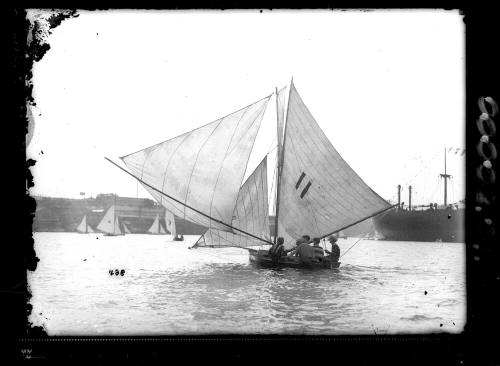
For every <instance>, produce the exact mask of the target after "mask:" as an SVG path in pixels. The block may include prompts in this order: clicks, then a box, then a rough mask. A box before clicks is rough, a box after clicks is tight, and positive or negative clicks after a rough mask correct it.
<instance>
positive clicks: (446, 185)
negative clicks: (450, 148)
mask: <svg viewBox="0 0 500 366" xmlns="http://www.w3.org/2000/svg"><path fill="white" fill-rule="evenodd" d="M440 176H441V178H444V206H445V207H446V206H448V179H450V178H451V175H449V174H446V146H445V147H444V174H440Z"/></svg>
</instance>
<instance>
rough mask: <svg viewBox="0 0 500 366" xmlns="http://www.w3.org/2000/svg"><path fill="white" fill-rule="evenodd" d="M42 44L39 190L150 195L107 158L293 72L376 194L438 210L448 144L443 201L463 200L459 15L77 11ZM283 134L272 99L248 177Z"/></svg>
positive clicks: (36, 144) (195, 121)
mask: <svg viewBox="0 0 500 366" xmlns="http://www.w3.org/2000/svg"><path fill="white" fill-rule="evenodd" d="M48 42H49V44H50V49H49V51H48V52H47V53H46V54H45V56H44V57H43V58H42V59H41V60H40V61H38V62H36V63H35V65H34V67H33V84H34V88H33V95H34V98H35V102H36V106H35V107H32V110H31V112H32V114H33V117H34V122H35V123H34V126H35V127H34V131H33V137H32V139H31V141H30V144H29V145H28V146H27V157H28V158H32V159H35V160H36V165H35V166H34V167H33V168H32V172H33V175H34V178H35V186H34V187H33V188H32V189H31V190H30V193H31V194H32V195H42V196H53V197H69V198H81V197H82V196H80V192H85V197H90V196H96V195H97V194H99V193H116V194H118V195H120V196H127V197H136V196H138V197H150V195H149V194H148V193H147V192H146V190H144V189H143V188H142V187H139V186H138V184H137V183H136V182H135V180H134V179H133V178H132V177H130V176H128V175H126V174H125V173H123V172H122V171H120V170H119V169H118V168H116V167H114V166H112V165H111V164H110V163H109V162H107V161H105V159H104V157H109V158H111V159H113V160H115V161H119V159H118V157H120V156H123V155H126V154H129V153H131V152H134V151H137V150H140V149H142V148H145V147H148V146H151V145H153V144H156V143H158V142H161V141H164V140H167V139H169V138H172V137H175V136H177V135H180V134H182V133H184V132H187V131H189V130H192V129H194V128H196V127H199V126H201V125H204V124H206V123H208V122H211V121H214V120H216V119H218V118H220V117H222V116H224V115H227V114H229V113H232V112H233V111H236V110H238V109H240V108H242V107H244V106H246V105H248V104H250V103H253V102H255V101H257V100H259V99H261V98H263V97H265V96H267V95H269V94H271V93H273V92H274V90H275V87H278V88H281V87H283V86H285V85H288V84H289V83H290V80H291V78H292V77H293V82H294V85H295V87H296V89H297V91H298V92H299V94H300V95H301V97H302V99H303V101H304V102H305V104H306V105H307V106H308V108H309V110H310V111H311V113H312V115H313V116H314V117H315V119H316V121H317V122H318V124H319V125H320V126H321V128H322V129H323V131H324V132H325V134H326V135H327V137H328V138H329V139H330V141H331V142H332V144H333V146H334V147H335V148H336V149H337V151H338V152H339V153H340V154H341V155H342V157H343V158H344V160H345V161H347V162H348V163H349V165H350V166H351V167H352V168H353V169H354V170H355V171H356V172H357V173H358V174H359V175H360V176H361V178H362V179H363V180H364V181H365V182H366V183H367V184H368V185H369V186H370V187H371V188H372V189H373V190H374V191H376V192H377V193H378V194H380V195H381V196H382V197H384V198H385V199H388V200H395V199H396V197H397V196H396V192H397V191H396V186H397V185H398V184H401V185H402V186H403V192H402V195H403V201H407V194H408V193H407V187H408V185H410V184H411V185H412V186H413V197H412V202H413V203H414V204H427V203H429V202H438V203H442V195H443V193H442V192H443V182H442V181H440V180H439V178H438V176H439V174H440V173H443V170H444V150H445V148H446V150H447V151H448V150H449V149H450V148H451V149H452V150H451V151H449V152H448V156H447V172H448V173H449V174H452V176H453V178H452V181H451V183H450V189H449V193H448V196H449V201H450V200H451V201H457V200H460V199H463V198H464V195H465V187H464V186H465V177H464V172H465V168H464V164H465V160H464V159H465V155H461V150H460V151H458V153H455V152H456V151H457V150H456V149H463V148H465V137H464V129H465V127H464V123H465V62H464V61H465V27H464V23H463V16H462V15H460V14H459V12H458V11H444V10H413V11H412V10H405V11H401V10H398V11H396V10H393V11H388V10H384V11H326V10H317V11H310V10H309V11H304V10H299V11H276V10H273V11H269V10H264V11H263V12H262V13H260V12H259V11H258V10H248V11H215V10H213V11H135V10H134V11H91V12H87V11H79V16H78V17H76V18H72V19H68V20H65V21H64V22H62V24H61V25H60V26H59V27H57V28H55V29H54V30H53V31H52V34H51V35H50V36H49V38H48ZM275 135H276V110H275V100H274V98H272V99H271V100H270V102H269V105H268V108H267V110H266V114H265V115H264V119H263V121H262V125H261V129H260V131H259V134H258V136H257V140H256V143H255V146H254V150H253V151H252V155H251V157H250V161H249V164H248V170H247V174H246V175H247V176H248V175H249V174H250V173H251V172H252V171H253V168H255V167H256V166H257V165H258V163H259V162H260V161H261V160H262V158H263V157H264V155H265V154H266V153H268V152H269V151H270V150H272V146H273V145H272V144H273V140H274V139H275ZM274 143H275V142H274ZM269 157H270V158H271V161H270V162H269V163H268V164H269V165H272V164H273V160H272V158H274V153H271V154H270V155H269ZM271 180H272V173H270V175H269V182H271ZM270 184H271V183H270Z"/></svg>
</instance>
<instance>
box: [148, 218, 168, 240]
mask: <svg viewBox="0 0 500 366" xmlns="http://www.w3.org/2000/svg"><path fill="white" fill-rule="evenodd" d="M148 233H149V234H155V235H159V234H166V232H165V230H164V229H163V227H162V226H161V225H160V216H159V215H156V218H155V221H154V222H153V225H151V227H150V228H149V229H148Z"/></svg>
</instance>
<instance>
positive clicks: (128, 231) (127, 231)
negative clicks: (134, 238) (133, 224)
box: [123, 223, 132, 234]
mask: <svg viewBox="0 0 500 366" xmlns="http://www.w3.org/2000/svg"><path fill="white" fill-rule="evenodd" d="M123 231H124V232H125V234H132V232H131V231H130V230H129V228H128V226H127V225H126V224H125V223H123Z"/></svg>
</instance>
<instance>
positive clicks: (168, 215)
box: [165, 210, 177, 238]
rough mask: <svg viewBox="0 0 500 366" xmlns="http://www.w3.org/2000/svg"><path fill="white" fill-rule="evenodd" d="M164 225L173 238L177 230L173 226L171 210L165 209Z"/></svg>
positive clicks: (173, 219)
mask: <svg viewBox="0 0 500 366" xmlns="http://www.w3.org/2000/svg"><path fill="white" fill-rule="evenodd" d="M165 227H166V228H167V230H168V231H169V232H170V235H172V237H174V238H175V237H176V236H177V231H176V228H175V216H174V214H173V213H172V212H170V211H167V210H166V211H165Z"/></svg>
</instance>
